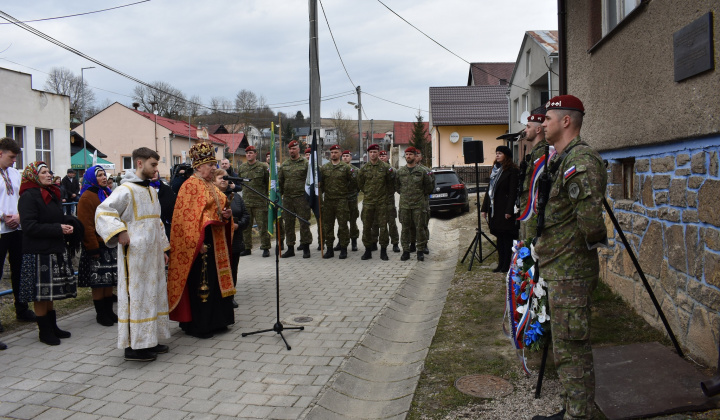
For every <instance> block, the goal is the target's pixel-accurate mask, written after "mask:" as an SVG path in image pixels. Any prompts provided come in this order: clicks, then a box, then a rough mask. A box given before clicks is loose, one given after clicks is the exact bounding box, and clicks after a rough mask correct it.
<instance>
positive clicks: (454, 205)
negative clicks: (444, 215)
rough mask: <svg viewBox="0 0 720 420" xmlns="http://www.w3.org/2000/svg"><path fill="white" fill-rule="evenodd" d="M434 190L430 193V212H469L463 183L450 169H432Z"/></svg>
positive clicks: (466, 193) (466, 192)
mask: <svg viewBox="0 0 720 420" xmlns="http://www.w3.org/2000/svg"><path fill="white" fill-rule="evenodd" d="M432 174H433V176H434V177H435V189H434V190H433V192H432V193H430V211H431V212H434V211H442V210H456V211H457V212H458V213H462V212H468V211H470V204H469V203H468V191H467V188H465V183H464V182H463V181H462V179H460V177H458V175H457V174H456V173H455V171H453V170H452V169H433V170H432Z"/></svg>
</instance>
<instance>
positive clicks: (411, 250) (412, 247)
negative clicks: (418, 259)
mask: <svg viewBox="0 0 720 420" xmlns="http://www.w3.org/2000/svg"><path fill="white" fill-rule="evenodd" d="M410 252H415V242H413V243H411V244H410Z"/></svg>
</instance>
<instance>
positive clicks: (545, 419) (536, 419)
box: [532, 408, 565, 420]
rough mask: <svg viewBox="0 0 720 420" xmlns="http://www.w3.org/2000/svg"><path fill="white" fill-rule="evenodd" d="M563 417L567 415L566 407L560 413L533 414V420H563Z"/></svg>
mask: <svg viewBox="0 0 720 420" xmlns="http://www.w3.org/2000/svg"><path fill="white" fill-rule="evenodd" d="M563 417H565V409H564V408H563V409H562V410H561V411H560V412H559V413H555V414H553V415H552V416H533V418H532V420H562V419H563Z"/></svg>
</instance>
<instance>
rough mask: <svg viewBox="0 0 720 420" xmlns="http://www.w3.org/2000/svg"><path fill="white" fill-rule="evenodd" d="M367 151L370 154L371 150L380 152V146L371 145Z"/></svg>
mask: <svg viewBox="0 0 720 420" xmlns="http://www.w3.org/2000/svg"><path fill="white" fill-rule="evenodd" d="M367 150H368V152H369V151H371V150H380V146H378V145H377V144H371V145H370V146H368V148H367Z"/></svg>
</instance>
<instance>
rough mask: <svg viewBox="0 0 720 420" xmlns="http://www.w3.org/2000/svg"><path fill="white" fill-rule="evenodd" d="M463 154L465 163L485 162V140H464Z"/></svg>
mask: <svg viewBox="0 0 720 420" xmlns="http://www.w3.org/2000/svg"><path fill="white" fill-rule="evenodd" d="M463 155H464V156H465V163H483V162H485V157H484V156H483V142H482V141H480V140H475V141H464V142H463Z"/></svg>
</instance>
